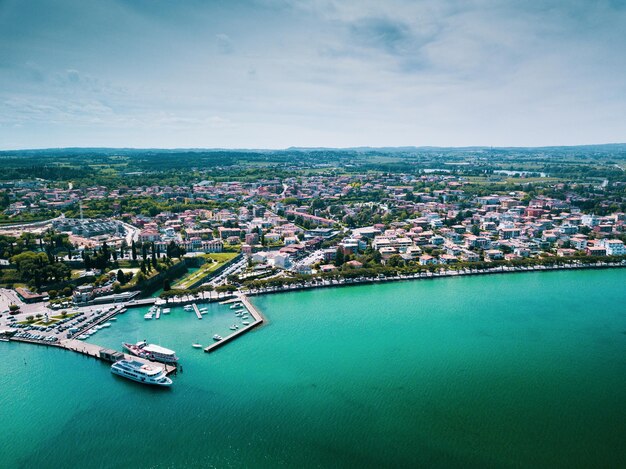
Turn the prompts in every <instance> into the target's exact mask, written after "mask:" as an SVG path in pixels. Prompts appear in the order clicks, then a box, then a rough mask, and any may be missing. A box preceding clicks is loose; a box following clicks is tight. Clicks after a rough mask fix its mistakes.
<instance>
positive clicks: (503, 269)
mask: <svg viewBox="0 0 626 469" xmlns="http://www.w3.org/2000/svg"><path fill="white" fill-rule="evenodd" d="M618 268H626V261H623V262H618V263H606V262H604V263H598V264H567V265H561V266H545V265H539V266H532V267H507V266H499V267H494V268H493V269H464V270H446V271H444V272H420V273H415V274H404V275H394V276H389V277H385V276H379V277H364V278H359V277H357V278H351V279H345V278H344V279H341V280H323V281H322V282H315V283H304V284H292V285H284V286H277V287H268V288H263V289H260V290H244V291H241V293H242V294H243V295H246V296H261V295H271V294H274V293H287V292H292V291H299V290H311V289H316V288H326V287H346V286H352V285H367V284H375V283H385V282H400V281H411V280H427V279H435V278H449V277H464V276H476V275H494V274H514V273H526V272H546V271H561V270H591V269H618Z"/></svg>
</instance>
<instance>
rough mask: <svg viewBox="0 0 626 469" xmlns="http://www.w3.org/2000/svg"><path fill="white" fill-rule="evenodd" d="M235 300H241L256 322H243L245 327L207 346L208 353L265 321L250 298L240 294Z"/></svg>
mask: <svg viewBox="0 0 626 469" xmlns="http://www.w3.org/2000/svg"><path fill="white" fill-rule="evenodd" d="M235 301H241V303H242V304H243V305H244V307H245V308H246V309H247V310H248V312H249V313H250V314H251V315H252V317H253V318H254V322H252V323H249V324H246V323H245V322H244V323H243V324H244V327H242V328H241V329H236V330H235V331H234V332H233V333H232V334H230V335H227V336H226V337H223V338H220V339H219V340H218V341H216V342H215V343H213V344H211V345H209V346H208V347H206V348H205V349H204V351H205V352H206V353H210V352H213V351H215V350H217V349H218V348H220V347H222V346H223V345H225V344H227V343H228V342H230V341H232V340H234V339H236V338H237V337H241V335H243V334H245V333H246V332H248V331H250V330H251V329H254V328H255V327H257V326H259V325H261V324H262V323H263V316H262V315H261V313H259V311H258V310H257V309H256V308H255V307H254V305H252V303H250V300H248V298H247V297H246V296H245V295H240V296H239V297H237V299H236V300H235ZM222 304H228V303H227V302H224V303H222Z"/></svg>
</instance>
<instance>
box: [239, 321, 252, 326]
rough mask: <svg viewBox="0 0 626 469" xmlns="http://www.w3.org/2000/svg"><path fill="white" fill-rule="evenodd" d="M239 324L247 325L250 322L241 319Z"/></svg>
mask: <svg viewBox="0 0 626 469" xmlns="http://www.w3.org/2000/svg"><path fill="white" fill-rule="evenodd" d="M241 324H243V325H244V326H249V325H250V323H249V322H248V321H243V322H242V323H241Z"/></svg>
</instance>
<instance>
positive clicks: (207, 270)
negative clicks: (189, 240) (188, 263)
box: [172, 252, 237, 290]
mask: <svg viewBox="0 0 626 469" xmlns="http://www.w3.org/2000/svg"><path fill="white" fill-rule="evenodd" d="M236 256H237V253H236V252H219V253H212V254H207V255H206V256H204V257H205V258H207V259H211V260H213V261H214V262H211V261H207V263H206V264H203V265H202V267H200V269H198V270H197V271H195V272H192V273H191V274H189V275H185V276H184V277H183V278H181V279H180V280H179V281H178V282H176V283H175V284H174V285H173V286H172V288H175V289H183V290H187V289H189V288H190V287H191V285H194V284H195V283H197V282H199V281H201V280H204V279H205V278H206V277H208V276H209V275H210V274H211V273H212V272H215V271H216V270H217V269H219V268H220V267H222V266H223V265H224V264H226V263H228V262H230V261H231V260H233V259H234V258H235V257H236Z"/></svg>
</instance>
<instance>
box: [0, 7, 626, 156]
mask: <svg viewBox="0 0 626 469" xmlns="http://www.w3.org/2000/svg"><path fill="white" fill-rule="evenodd" d="M624 50H626V4H625V3H623V2H618V1H614V0H603V1H598V2H585V1H582V0H577V1H565V0H542V1H537V2H532V3H531V4H519V2H514V1H512V0H503V1H496V0H466V1H461V0H421V1H408V0H391V1H388V2H378V1H374V0H361V1H356V0H346V1H338V0H291V1H289V0H232V1H214V2H202V1H200V0H185V1H179V2H169V1H165V0H152V1H148V0H134V1H128V0H111V1H110V2H106V4H105V3H99V2H81V1H79V0H58V1H57V2H54V3H50V2H45V1H42V0H6V1H4V2H1V3H0V54H1V57H2V61H0V148H2V149H6V150H16V149H50V148H68V147H70V148H72V147H73V148H78V147H82V148H95V147H101V148H102V147H106V148H124V147H126V148H138V149H139V148H144V149H145V148H159V149H174V148H202V149H209V148H210V149H215V148H222V149H232V150H236V149H268V150H270V149H271V150H276V149H287V148H289V147H314V148H315V147H324V148H354V147H405V146H416V147H423V146H434V147H544V146H578V145H593V144H603V143H606V142H623V141H626V132H625V131H624V129H626V80H624V78H623V77H624V76H626V54H624V53H623V51H624Z"/></svg>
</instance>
